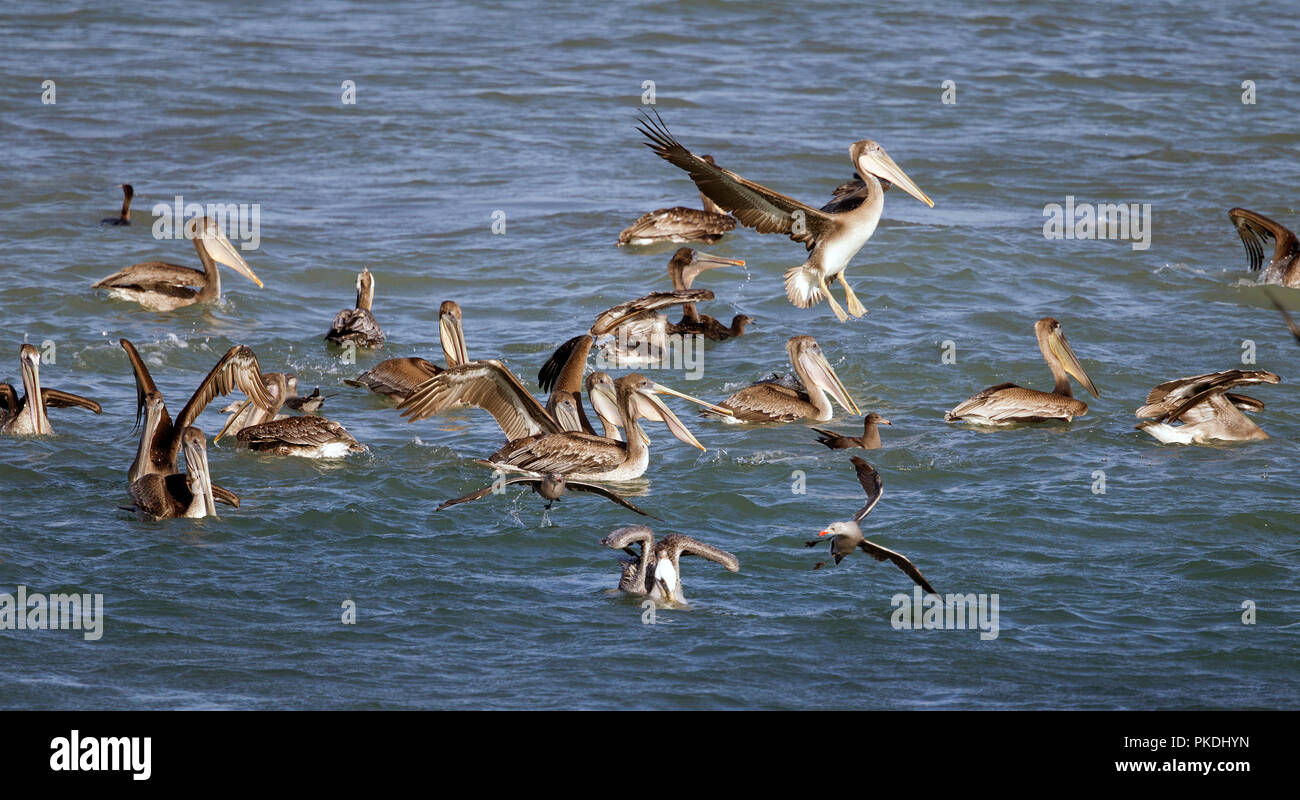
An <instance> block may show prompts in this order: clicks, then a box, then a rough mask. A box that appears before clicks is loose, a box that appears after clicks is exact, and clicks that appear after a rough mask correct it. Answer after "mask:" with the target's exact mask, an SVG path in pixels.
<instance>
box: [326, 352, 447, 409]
mask: <svg viewBox="0 0 1300 800" xmlns="http://www.w3.org/2000/svg"><path fill="white" fill-rule="evenodd" d="M440 372H442V367H440V366H438V365H437V364H435V363H433V362H432V361H427V360H425V359H423V358H389V359H386V360H384V361H380V362H379V363H378V364H376V365H374V366H373V367H371V368H370V369H368V370H366V371H365V372H363V373H361V374H360V375H358V376H357V378H356V380H348V381H344V383H346V384H347V385H349V386H364V387H365V388H367V389H369V390H370V391H372V392H374V393H375V394H383V395H388V396H390V397H395V398H399V399H401V398H405V397H406V396H407V395H409V394H410V393H411V392H414V391H415V390H416V387H418V386H419V385H420V384H422V383H424V382H425V381H427V380H429V379H430V378H432V377H433V376H434V375H437V374H438V373H440Z"/></svg>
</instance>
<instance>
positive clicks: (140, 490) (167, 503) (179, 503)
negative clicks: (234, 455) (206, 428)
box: [127, 425, 217, 521]
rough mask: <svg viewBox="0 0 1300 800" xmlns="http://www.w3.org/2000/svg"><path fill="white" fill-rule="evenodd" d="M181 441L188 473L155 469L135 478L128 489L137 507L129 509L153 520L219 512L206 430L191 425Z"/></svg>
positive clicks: (213, 515)
mask: <svg viewBox="0 0 1300 800" xmlns="http://www.w3.org/2000/svg"><path fill="white" fill-rule="evenodd" d="M180 441H181V442H182V446H183V448H184V450H185V474H183V475H182V474H181V473H172V474H169V475H162V474H159V473H156V472H151V473H148V474H146V475H142V476H140V478H138V479H136V480H134V481H132V482H131V485H130V486H129V487H127V493H128V494H130V495H131V500H132V501H133V502H134V503H135V507H134V508H131V509H128V510H129V511H134V512H136V513H137V514H139V515H140V516H141V517H143V518H144V519H147V520H151V521H152V520H160V519H174V518H176V517H189V518H192V519H200V518H202V517H215V516H216V515H217V507H216V502H215V497H214V495H213V491H212V473H211V472H209V470H208V448H207V440H206V439H204V438H203V431H201V430H199V429H198V428H195V427H194V426H193V425H191V426H189V427H187V428H185V430H183V431H182V432H181V436H180Z"/></svg>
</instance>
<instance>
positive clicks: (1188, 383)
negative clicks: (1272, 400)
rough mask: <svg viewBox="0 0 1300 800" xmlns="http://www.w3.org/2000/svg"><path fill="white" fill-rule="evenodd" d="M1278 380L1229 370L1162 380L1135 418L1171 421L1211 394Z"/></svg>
mask: <svg viewBox="0 0 1300 800" xmlns="http://www.w3.org/2000/svg"><path fill="white" fill-rule="evenodd" d="M1280 380H1281V378H1279V377H1278V376H1277V375H1276V374H1274V373H1272V372H1266V371H1264V370H1241V369H1229V370H1224V371H1222V372H1208V373H1206V374H1204V375H1193V376H1192V377H1190V378H1178V379H1177V380H1172V381H1165V382H1164V383H1162V384H1160V385H1158V386H1156V387H1155V388H1154V389H1152V390H1151V391H1150V392H1148V393H1147V402H1146V405H1144V406H1142V407H1141V408H1139V409H1138V410H1137V416H1138V417H1144V418H1145V417H1156V418H1159V419H1161V420H1162V421H1165V422H1173V421H1175V420H1177V419H1179V418H1180V417H1183V416H1185V415H1186V413H1187V411H1188V410H1189V409H1191V408H1193V407H1194V406H1196V405H1197V404H1199V403H1201V402H1203V401H1204V400H1205V399H1206V398H1208V397H1210V396H1211V395H1215V394H1221V393H1224V392H1226V391H1227V390H1228V389H1232V388H1234V387H1237V386H1249V385H1256V384H1261V383H1277V382H1279V381H1280ZM1245 400H1246V401H1247V402H1246V404H1247V405H1250V404H1252V403H1253V404H1258V405H1260V406H1261V407H1262V405H1263V404H1262V403H1259V401H1258V400H1254V399H1253V398H1245Z"/></svg>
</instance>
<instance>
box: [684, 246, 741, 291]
mask: <svg viewBox="0 0 1300 800" xmlns="http://www.w3.org/2000/svg"><path fill="white" fill-rule="evenodd" d="M743 266H745V262H744V260H743V259H739V258H723V257H722V256H715V255H713V254H712V253H701V252H700V251H698V250H695V249H693V248H690V247H680V248H678V249H677V252H676V253H673V257H672V260H671V261H669V262H668V276H669V277H670V278H671V277H674V276H675V275H676V276H678V277H680V278H681V282H682V286H683V287H685V288H687V289H689V288H691V283H692V282H694V280H695V279H696V278H697V277H699V275H700V273H701V272H704V271H705V270H709V269H721V268H722V267H743Z"/></svg>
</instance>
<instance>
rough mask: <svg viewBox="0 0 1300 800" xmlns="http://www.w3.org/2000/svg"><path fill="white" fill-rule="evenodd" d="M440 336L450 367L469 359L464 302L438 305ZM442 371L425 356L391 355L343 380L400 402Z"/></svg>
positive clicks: (443, 353)
mask: <svg viewBox="0 0 1300 800" xmlns="http://www.w3.org/2000/svg"><path fill="white" fill-rule="evenodd" d="M438 336H439V338H440V339H441V341H442V355H443V358H444V359H446V362H447V367H448V368H450V367H456V366H459V365H461V364H464V363H466V362H468V361H469V355H468V351H467V350H466V347H465V328H464V325H463V324H462V322H461V312H460V306H459V305H457V304H456V303H455V302H454V301H452V300H445V301H443V303H442V306H441V307H439V309H438ZM442 371H443V368H442V367H440V366H438V365H437V364H434V363H433V362H432V361H426V360H425V359H423V358H418V357H412V358H390V359H387V360H384V361H381V362H379V363H378V364H376V365H375V366H373V367H371V368H370V369H368V370H366V371H365V372H363V373H361V374H360V375H358V376H357V377H356V380H345V381H343V382H344V383H346V384H347V385H348V386H362V387H365V388H367V389H369V390H370V391H372V392H374V393H375V394H382V395H384V396H385V397H390V398H392V399H393V400H395V401H397V402H399V403H400V402H401V401H403V400H405V399H406V397H407V395H409V394H410V393H411V392H412V391H414V390H415V387H417V386H419V385H420V384H422V383H424V382H425V381H427V380H428V379H429V378H432V377H433V376H434V375H437V374H438V373H440V372H442Z"/></svg>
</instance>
